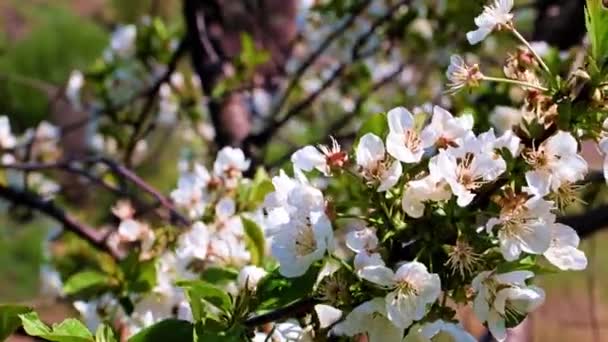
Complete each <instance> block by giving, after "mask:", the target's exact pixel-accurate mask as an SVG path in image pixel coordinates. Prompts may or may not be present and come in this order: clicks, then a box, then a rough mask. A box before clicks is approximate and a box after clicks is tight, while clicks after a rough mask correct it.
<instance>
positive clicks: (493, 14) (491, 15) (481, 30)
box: [467, 0, 513, 45]
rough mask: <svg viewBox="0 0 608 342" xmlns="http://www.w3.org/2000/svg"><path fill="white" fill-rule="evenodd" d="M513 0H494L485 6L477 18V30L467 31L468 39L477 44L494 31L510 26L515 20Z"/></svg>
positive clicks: (472, 43)
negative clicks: (512, 11)
mask: <svg viewBox="0 0 608 342" xmlns="http://www.w3.org/2000/svg"><path fill="white" fill-rule="evenodd" d="M512 9H513V0H493V1H492V3H491V4H490V5H487V6H484V8H483V12H482V13H481V14H480V15H479V16H478V17H476V18H475V25H477V30H475V31H469V32H467V40H468V41H469V43H470V44H471V45H475V44H477V43H479V42H481V41H482V40H484V39H485V38H486V37H487V36H488V35H489V34H490V33H492V31H494V30H497V29H502V28H504V27H509V25H511V20H513V14H512V13H511V10H512Z"/></svg>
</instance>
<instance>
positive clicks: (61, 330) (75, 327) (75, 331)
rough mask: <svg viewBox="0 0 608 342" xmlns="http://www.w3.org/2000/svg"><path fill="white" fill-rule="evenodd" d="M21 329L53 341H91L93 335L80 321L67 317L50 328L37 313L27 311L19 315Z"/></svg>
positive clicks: (31, 334)
mask: <svg viewBox="0 0 608 342" xmlns="http://www.w3.org/2000/svg"><path fill="white" fill-rule="evenodd" d="M19 318H21V323H22V324H23V329H25V332H26V333H27V334H28V335H30V336H36V337H41V338H43V339H45V340H48V341H54V342H93V341H94V340H93V335H92V334H91V332H90V331H89V329H87V327H86V326H84V324H82V322H80V321H79V320H77V319H73V318H68V319H66V320H65V321H63V322H61V323H59V324H54V325H53V327H52V328H50V327H48V326H47V325H46V324H44V323H43V322H42V321H41V320H40V318H39V317H38V314H37V313H35V312H29V313H25V314H21V315H19Z"/></svg>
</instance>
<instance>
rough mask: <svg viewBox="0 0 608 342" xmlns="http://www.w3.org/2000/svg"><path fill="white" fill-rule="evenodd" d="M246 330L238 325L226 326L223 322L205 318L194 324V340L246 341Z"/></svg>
mask: <svg viewBox="0 0 608 342" xmlns="http://www.w3.org/2000/svg"><path fill="white" fill-rule="evenodd" d="M245 332H246V330H245V329H244V328H243V327H240V326H232V327H230V328H226V327H225V326H224V324H222V323H220V322H218V321H214V320H211V319H207V320H205V321H204V322H198V323H196V325H195V326H194V335H195V336H194V341H195V342H232V341H234V342H240V341H248V339H247V337H246V335H245Z"/></svg>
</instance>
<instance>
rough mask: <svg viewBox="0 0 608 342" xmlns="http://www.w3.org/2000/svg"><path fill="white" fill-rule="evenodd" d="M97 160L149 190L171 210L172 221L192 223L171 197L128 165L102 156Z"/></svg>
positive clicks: (183, 223) (144, 189)
mask: <svg viewBox="0 0 608 342" xmlns="http://www.w3.org/2000/svg"><path fill="white" fill-rule="evenodd" d="M97 161H98V162H100V163H103V164H105V165H107V166H108V167H109V168H110V169H111V170H112V171H113V172H114V173H116V174H118V175H119V176H122V177H124V178H125V179H127V180H129V181H130V182H131V183H133V184H135V185H136V186H137V187H138V188H140V189H142V190H143V191H145V192H147V193H148V194H150V195H152V197H154V199H156V200H157V201H158V202H159V203H160V204H161V205H162V206H163V207H164V208H166V209H167V210H168V211H169V213H170V215H171V217H170V219H171V221H174V222H176V223H177V224H179V225H180V226H184V227H188V226H190V224H191V222H190V220H188V219H187V218H186V217H185V216H183V215H182V214H181V213H180V212H179V211H177V209H175V207H174V206H173V203H171V201H170V200H169V199H167V198H166V197H165V196H164V195H163V194H162V193H160V192H159V191H158V190H156V189H155V188H154V187H153V186H151V185H150V184H148V183H146V182H145V181H144V180H143V179H141V178H140V177H139V176H138V175H136V174H135V172H133V171H131V170H130V169H128V168H127V167H125V166H123V165H120V164H118V163H117V162H115V161H113V160H111V159H109V158H105V157H100V158H98V159H97Z"/></svg>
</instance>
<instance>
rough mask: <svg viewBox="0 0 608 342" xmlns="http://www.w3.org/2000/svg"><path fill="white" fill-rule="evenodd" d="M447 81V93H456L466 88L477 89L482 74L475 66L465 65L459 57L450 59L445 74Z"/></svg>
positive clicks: (455, 56)
mask: <svg viewBox="0 0 608 342" xmlns="http://www.w3.org/2000/svg"><path fill="white" fill-rule="evenodd" d="M445 76H446V77H447V79H448V84H447V87H448V92H449V93H457V92H459V91H460V90H462V89H464V88H466V87H477V86H479V81H481V80H482V79H483V77H484V76H483V74H482V73H481V70H479V65H477V64H467V62H465V60H464V59H463V58H462V57H460V56H459V55H452V57H450V65H448V69H447V71H446V73H445Z"/></svg>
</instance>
